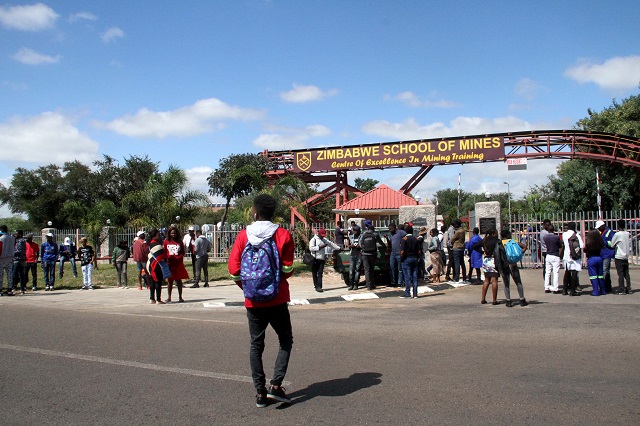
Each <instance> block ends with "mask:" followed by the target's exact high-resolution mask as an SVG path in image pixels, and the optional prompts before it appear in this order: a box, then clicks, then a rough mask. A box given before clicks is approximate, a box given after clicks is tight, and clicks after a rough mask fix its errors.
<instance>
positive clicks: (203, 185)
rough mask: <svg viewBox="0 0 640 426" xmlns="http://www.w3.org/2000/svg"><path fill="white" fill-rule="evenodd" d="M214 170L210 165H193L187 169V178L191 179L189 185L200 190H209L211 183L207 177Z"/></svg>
mask: <svg viewBox="0 0 640 426" xmlns="http://www.w3.org/2000/svg"><path fill="white" fill-rule="evenodd" d="M212 172H213V169H212V168H211V167H208V166H200V167H192V168H190V169H186V170H185V173H186V174H187V179H189V186H190V187H191V188H192V189H197V190H199V191H204V192H209V183H208V182H207V178H208V177H209V175H210V174H211V173H212Z"/></svg>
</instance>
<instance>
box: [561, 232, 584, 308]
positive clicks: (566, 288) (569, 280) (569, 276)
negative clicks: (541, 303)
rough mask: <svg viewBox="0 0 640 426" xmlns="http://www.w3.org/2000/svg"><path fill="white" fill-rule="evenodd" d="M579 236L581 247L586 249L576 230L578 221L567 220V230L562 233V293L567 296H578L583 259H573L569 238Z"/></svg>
mask: <svg viewBox="0 0 640 426" xmlns="http://www.w3.org/2000/svg"><path fill="white" fill-rule="evenodd" d="M574 237H575V238H577V240H578V244H579V245H580V249H584V243H583V242H582V238H581V237H580V235H579V234H578V233H577V232H576V223H575V222H567V223H566V224H565V231H564V232H563V233H562V244H563V247H564V250H563V256H562V261H563V262H564V278H563V279H562V294H564V295H565V296H566V295H567V294H569V295H570V296H577V295H578V293H577V292H576V290H579V288H578V286H579V282H578V273H579V272H580V271H582V259H573V258H572V257H571V244H570V241H569V240H573V238H574Z"/></svg>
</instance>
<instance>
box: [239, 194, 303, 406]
mask: <svg viewBox="0 0 640 426" xmlns="http://www.w3.org/2000/svg"><path fill="white" fill-rule="evenodd" d="M276 205H277V202H276V200H275V199H274V198H273V197H271V196H270V195H267V194H261V195H258V196H257V197H255V198H254V200H253V208H252V209H253V218H254V222H253V223H252V224H251V225H249V226H247V229H245V230H242V231H240V233H239V234H238V237H237V238H236V240H235V243H234V244H233V248H232V249H231V254H230V256H229V263H228V269H229V273H230V274H231V277H232V279H233V280H235V282H236V284H237V285H238V287H240V288H242V289H243V291H244V293H245V299H244V306H245V308H246V310H247V319H248V322H249V336H250V349H249V362H250V365H251V377H252V379H253V385H254V386H255V389H256V392H257V393H256V407H259V408H262V407H266V406H267V398H270V399H273V400H276V401H280V402H284V403H290V402H291V400H290V399H289V398H288V397H287V394H286V392H285V389H284V388H283V387H282V382H283V381H284V378H285V375H286V373H287V368H288V366H289V358H290V356H291V348H292V346H293V332H292V329H291V317H290V315H289V308H288V306H287V302H289V301H290V295H289V283H288V282H287V279H288V278H289V277H290V276H291V275H292V274H293V258H294V243H293V238H292V237H291V234H290V233H289V231H287V230H286V229H284V228H282V227H280V226H278V225H276V224H275V223H272V222H271V220H272V218H273V214H274V213H275V210H276ZM266 245H269V246H268V248H269V249H270V250H272V249H274V246H275V250H276V251H277V253H278V258H279V262H278V263H279V264H276V265H274V266H276V267H277V268H278V269H277V273H276V274H275V277H274V278H277V279H278V281H277V285H274V284H276V283H273V284H272V280H271V279H269V277H270V275H271V273H272V272H275V271H273V270H272V268H273V267H271V268H269V269H268V270H264V271H263V270H258V271H256V272H257V273H259V275H261V276H263V277H265V278H267V282H266V283H267V284H270V286H269V287H267V288H272V289H273V292H272V293H271V294H268V296H269V297H271V298H270V300H264V301H259V300H257V299H259V298H258V297H256V296H255V293H253V294H252V292H251V291H250V289H251V287H252V286H251V284H252V283H251V282H250V281H245V283H243V281H242V276H243V271H242V269H243V266H242V258H243V253H246V254H249V255H250V254H251V252H252V250H251V248H252V247H264V246H266ZM265 250H266V248H265ZM246 254H245V256H246ZM256 267H261V264H260V263H258V264H256ZM245 268H246V267H245ZM245 273H246V271H245ZM245 276H246V275H245ZM243 284H246V286H245V287H244V288H243ZM262 293H264V294H265V297H266V296H267V293H268V292H262ZM248 296H252V297H248ZM269 325H271V327H272V328H273V329H274V331H275V332H276V334H277V335H278V341H279V349H278V355H277V357H276V361H275V366H274V369H273V375H272V379H271V383H270V385H271V386H270V388H269V390H268V391H267V388H266V378H265V373H264V368H263V364H262V353H263V352H264V346H265V345H264V339H265V332H266V329H267V327H268V326H269Z"/></svg>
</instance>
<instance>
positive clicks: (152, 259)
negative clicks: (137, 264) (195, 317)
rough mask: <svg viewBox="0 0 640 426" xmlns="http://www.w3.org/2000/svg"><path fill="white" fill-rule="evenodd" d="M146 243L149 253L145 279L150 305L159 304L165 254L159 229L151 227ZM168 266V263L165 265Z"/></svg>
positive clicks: (160, 301)
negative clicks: (147, 283)
mask: <svg viewBox="0 0 640 426" xmlns="http://www.w3.org/2000/svg"><path fill="white" fill-rule="evenodd" d="M147 245H148V246H149V254H148V256H147V266H146V268H145V269H146V271H147V281H148V282H149V301H150V303H151V304H152V305H155V304H161V305H163V304H164V302H163V301H162V283H163V282H164V274H163V273H162V266H163V265H162V263H163V262H164V263H165V264H166V262H167V256H166V254H165V252H164V249H163V247H162V235H161V234H160V231H159V230H157V229H155V228H151V229H150V230H149V235H148V236H147ZM165 266H166V267H167V268H168V265H165Z"/></svg>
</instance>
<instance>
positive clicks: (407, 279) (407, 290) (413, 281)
mask: <svg viewBox="0 0 640 426" xmlns="http://www.w3.org/2000/svg"><path fill="white" fill-rule="evenodd" d="M402 268H403V269H404V295H405V296H407V297H411V288H412V287H413V296H414V297H418V258H417V257H407V258H406V259H405V260H404V262H402Z"/></svg>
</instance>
